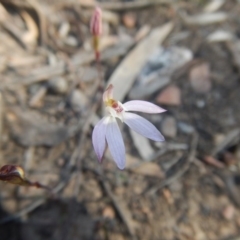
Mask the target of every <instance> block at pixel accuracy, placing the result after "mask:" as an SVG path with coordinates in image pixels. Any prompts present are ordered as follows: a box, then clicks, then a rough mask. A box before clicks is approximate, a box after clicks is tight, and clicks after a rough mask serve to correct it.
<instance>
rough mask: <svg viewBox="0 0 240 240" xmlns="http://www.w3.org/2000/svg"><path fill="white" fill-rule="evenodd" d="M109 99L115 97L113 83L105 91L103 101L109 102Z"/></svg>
mask: <svg viewBox="0 0 240 240" xmlns="http://www.w3.org/2000/svg"><path fill="white" fill-rule="evenodd" d="M109 99H113V85H112V84H110V85H109V86H108V87H107V89H106V90H105V92H104V93H103V101H104V102H107V101H108V100H109Z"/></svg>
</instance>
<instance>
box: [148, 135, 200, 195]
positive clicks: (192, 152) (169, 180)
mask: <svg viewBox="0 0 240 240" xmlns="http://www.w3.org/2000/svg"><path fill="white" fill-rule="evenodd" d="M197 144H198V134H197V133H196V132H195V133H193V136H192V141H191V146H190V151H189V154H188V157H187V159H186V160H187V162H186V163H185V165H184V166H183V167H182V169H180V170H179V171H178V172H177V173H176V174H175V175H173V176H171V177H169V178H167V179H165V180H164V181H163V182H162V183H160V184H159V185H158V186H155V187H153V188H151V189H149V190H148V191H147V194H149V195H153V194H155V193H156V192H157V191H158V190H160V189H162V188H163V187H165V186H167V185H169V184H171V183H172V182H174V181H175V180H176V179H178V178H180V177H181V176H182V175H183V174H184V173H185V172H186V171H187V170H188V169H189V166H190V164H191V163H192V162H193V161H194V159H195V154H196V148H197Z"/></svg>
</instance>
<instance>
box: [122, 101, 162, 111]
mask: <svg viewBox="0 0 240 240" xmlns="http://www.w3.org/2000/svg"><path fill="white" fill-rule="evenodd" d="M123 106H124V110H125V111H137V112H145V113H162V112H165V111H166V110H165V109H163V108H160V107H159V106H157V105H155V104H153V103H150V102H147V101H141V100H133V101H129V102H126V103H124V104H123Z"/></svg>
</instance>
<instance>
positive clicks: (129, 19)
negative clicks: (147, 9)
mask: <svg viewBox="0 0 240 240" xmlns="http://www.w3.org/2000/svg"><path fill="white" fill-rule="evenodd" d="M122 20H123V24H124V25H125V27H127V28H134V27H135V26H136V20H137V19H136V15H135V14H133V13H125V14H124V15H123V18H122Z"/></svg>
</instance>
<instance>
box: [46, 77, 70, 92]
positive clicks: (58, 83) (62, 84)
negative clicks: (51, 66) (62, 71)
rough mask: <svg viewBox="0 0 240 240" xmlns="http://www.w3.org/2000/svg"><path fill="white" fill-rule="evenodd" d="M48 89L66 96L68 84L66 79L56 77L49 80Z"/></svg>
mask: <svg viewBox="0 0 240 240" xmlns="http://www.w3.org/2000/svg"><path fill="white" fill-rule="evenodd" d="M48 88H49V90H50V91H52V92H54V93H57V94H65V93H67V91H68V83H67V81H66V79H65V78H62V77H55V78H52V79H50V80H49V82H48Z"/></svg>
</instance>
